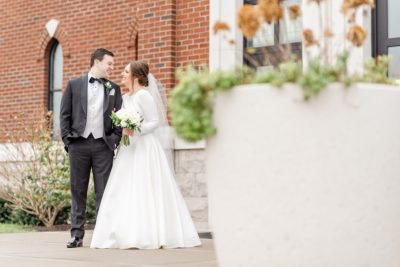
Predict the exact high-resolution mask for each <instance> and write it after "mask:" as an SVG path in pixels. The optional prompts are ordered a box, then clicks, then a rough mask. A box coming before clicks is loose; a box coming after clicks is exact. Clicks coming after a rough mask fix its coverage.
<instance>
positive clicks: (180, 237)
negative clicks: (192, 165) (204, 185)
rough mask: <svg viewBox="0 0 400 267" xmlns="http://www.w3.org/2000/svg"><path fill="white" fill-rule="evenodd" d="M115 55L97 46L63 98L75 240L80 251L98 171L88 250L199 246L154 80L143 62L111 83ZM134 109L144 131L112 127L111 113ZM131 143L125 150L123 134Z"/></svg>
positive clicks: (62, 120)
mask: <svg viewBox="0 0 400 267" xmlns="http://www.w3.org/2000/svg"><path fill="white" fill-rule="evenodd" d="M113 57H114V55H113V53H112V52H110V51H108V50H106V49H103V48H100V49H97V50H96V51H95V52H94V53H93V54H92V56H91V60H90V64H91V69H90V71H89V73H88V74H87V75H84V76H82V77H80V78H78V79H75V80H70V81H69V82H68V85H67V87H66V89H65V91H64V94H63V97H62V100H61V111H60V124H61V135H62V139H63V142H64V144H65V149H66V151H67V152H68V154H69V159H70V169H71V173H70V176H71V177H70V178H71V179H70V183H71V196H72V203H71V240H70V241H69V242H68V243H67V247H68V248H75V247H81V246H82V245H83V238H84V235H85V230H84V224H85V213H86V198H87V191H88V185H89V177H90V171H91V170H92V171H93V177H94V189H95V194H96V208H97V220H96V226H95V229H94V232H93V237H92V242H91V245H90V247H91V248H120V249H127V248H139V249H158V248H178V247H194V246H199V245H201V241H200V239H199V236H198V234H197V232H196V229H195V227H194V224H193V221H192V219H191V217H190V214H189V211H188V209H187V207H186V204H185V202H184V200H183V197H182V195H181V193H180V191H179V188H178V186H177V184H176V182H175V177H174V171H173V164H172V158H171V155H170V152H171V148H172V147H171V138H170V134H169V131H168V130H167V129H168V121H167V117H166V107H165V105H164V101H163V99H162V97H161V95H160V92H159V88H158V83H157V81H156V79H155V78H154V77H153V75H151V74H150V73H149V67H148V65H147V64H146V63H144V62H141V61H133V62H131V63H129V64H128V65H127V66H126V67H125V69H124V71H123V72H122V84H123V85H125V86H126V87H128V88H129V93H127V94H125V95H123V96H121V90H120V88H119V86H118V85H117V84H115V83H113V82H111V81H109V80H107V78H108V77H109V76H110V74H111V72H112V70H113V64H114V59H113ZM121 108H127V109H134V110H136V111H137V112H139V113H140V115H141V116H142V117H143V119H144V120H143V122H142V124H141V127H140V131H138V130H135V131H131V130H128V129H121V128H119V127H116V126H115V125H113V124H112V120H111V118H110V116H111V113H112V111H117V110H119V109H121ZM122 135H125V136H128V137H129V139H130V144H129V145H128V146H123V145H120V146H119V148H118V153H117V156H116V157H115V158H114V150H115V149H116V148H117V147H118V145H119V141H120V139H121V136H122Z"/></svg>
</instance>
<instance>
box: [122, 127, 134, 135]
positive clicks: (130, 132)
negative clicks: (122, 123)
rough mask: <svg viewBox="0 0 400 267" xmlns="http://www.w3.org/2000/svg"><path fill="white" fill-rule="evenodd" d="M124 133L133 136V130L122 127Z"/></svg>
mask: <svg viewBox="0 0 400 267" xmlns="http://www.w3.org/2000/svg"><path fill="white" fill-rule="evenodd" d="M122 135H127V136H133V130H129V129H126V128H123V129H122Z"/></svg>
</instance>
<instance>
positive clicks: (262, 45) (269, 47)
mask: <svg viewBox="0 0 400 267" xmlns="http://www.w3.org/2000/svg"><path fill="white" fill-rule="evenodd" d="M301 2H302V0H284V1H283V2H282V6H283V8H284V16H283V18H282V19H281V20H280V22H279V23H275V24H267V23H263V24H262V25H261V27H260V28H259V30H258V32H257V34H256V36H255V37H254V38H252V39H246V38H245V40H244V53H243V55H244V64H246V65H248V66H251V67H256V68H258V69H259V70H262V69H264V68H267V69H268V68H271V67H272V66H277V65H278V64H279V63H280V62H282V60H283V59H284V54H283V52H282V50H281V49H280V46H282V45H283V46H286V45H289V46H290V49H291V51H292V53H294V54H295V55H297V57H298V58H299V59H301V58H302V55H301V53H302V47H301V39H302V23H301V21H302V19H301V17H298V18H297V19H296V20H295V21H292V20H290V19H289V14H288V7H289V6H290V5H293V4H298V5H301ZM244 4H252V5H256V4H257V0H245V1H244ZM285 29H286V30H285Z"/></svg>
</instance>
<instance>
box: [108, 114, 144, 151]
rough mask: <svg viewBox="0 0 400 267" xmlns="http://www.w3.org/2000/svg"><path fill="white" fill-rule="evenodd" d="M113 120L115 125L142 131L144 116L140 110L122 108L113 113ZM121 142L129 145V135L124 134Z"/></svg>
mask: <svg viewBox="0 0 400 267" xmlns="http://www.w3.org/2000/svg"><path fill="white" fill-rule="evenodd" d="M111 120H112V122H113V124H114V125H115V126H118V127H122V128H126V129H129V130H138V131H139V132H140V126H141V124H142V122H143V117H142V116H141V115H140V114H139V112H137V111H135V110H133V109H120V110H118V111H117V112H114V111H113V112H112V113H111ZM121 144H123V145H125V146H128V145H129V144H130V142H129V136H126V135H123V136H122V138H121Z"/></svg>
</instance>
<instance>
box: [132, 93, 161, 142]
mask: <svg viewBox="0 0 400 267" xmlns="http://www.w3.org/2000/svg"><path fill="white" fill-rule="evenodd" d="M137 103H138V104H139V106H140V109H141V110H142V112H143V117H144V120H143V122H142V125H141V127H140V132H137V134H139V135H145V134H148V133H151V132H153V131H154V130H155V129H157V127H158V125H159V122H160V121H159V118H158V112H157V106H156V103H155V102H154V99H153V97H152V96H151V94H150V93H149V92H147V91H146V90H141V91H139V92H137Z"/></svg>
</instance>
